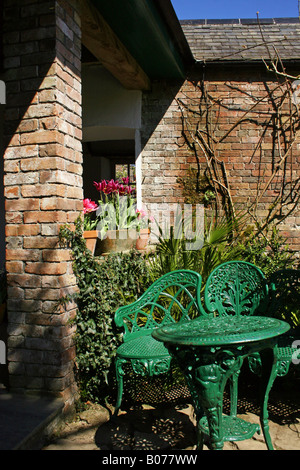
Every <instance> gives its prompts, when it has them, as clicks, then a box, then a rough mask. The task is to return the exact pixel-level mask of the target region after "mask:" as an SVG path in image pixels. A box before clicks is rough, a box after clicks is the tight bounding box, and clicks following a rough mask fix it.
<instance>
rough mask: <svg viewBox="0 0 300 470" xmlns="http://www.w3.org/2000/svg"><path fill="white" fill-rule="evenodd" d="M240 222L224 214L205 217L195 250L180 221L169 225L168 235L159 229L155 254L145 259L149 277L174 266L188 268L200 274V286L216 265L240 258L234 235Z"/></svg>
mask: <svg viewBox="0 0 300 470" xmlns="http://www.w3.org/2000/svg"><path fill="white" fill-rule="evenodd" d="M242 223H243V220H242V218H240V219H235V220H234V221H229V220H228V219H227V218H225V217H224V218H222V219H217V220H216V219H215V218H213V217H212V218H209V217H207V216H205V218H204V226H203V229H202V232H203V233H199V234H197V237H198V240H200V245H199V248H198V249H190V247H191V246H192V245H189V243H190V242H189V241H187V240H186V239H185V238H184V235H183V231H182V226H181V224H180V223H178V224H177V223H175V228H173V227H171V228H170V233H169V236H168V238H166V237H164V236H163V232H162V230H160V234H159V237H158V244H157V246H156V250H155V253H153V254H151V255H150V259H149V268H150V276H151V279H152V280H153V281H154V280H155V279H157V278H158V277H160V276H162V275H163V274H166V273H167V272H169V271H173V270H176V269H192V270H193V271H196V272H198V273H200V274H201V276H202V282H203V285H202V288H204V285H205V282H206V279H207V277H208V275H209V274H210V272H211V271H212V270H213V269H214V268H215V267H216V266H218V265H219V264H221V263H223V262H225V261H231V260H235V259H240V256H241V252H242V247H241V246H239V244H238V242H237V240H238V238H237V234H238V233H239V230H238V229H239V227H240V226H242Z"/></svg>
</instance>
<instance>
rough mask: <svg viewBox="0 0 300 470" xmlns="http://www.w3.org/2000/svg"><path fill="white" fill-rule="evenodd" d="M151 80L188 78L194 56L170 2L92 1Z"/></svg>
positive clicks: (134, 0)
mask: <svg viewBox="0 0 300 470" xmlns="http://www.w3.org/2000/svg"><path fill="white" fill-rule="evenodd" d="M92 3H93V4H94V6H95V7H96V8H97V10H98V11H99V13H100V14H101V15H102V17H103V18H104V19H105V21H106V22H107V24H109V26H110V27H111V29H112V30H113V31H114V33H115V35H116V36H117V37H118V38H119V40H120V41H121V43H122V44H123V45H124V46H125V47H126V49H127V50H128V51H129V53H130V54H131V56H132V57H133V58H134V59H135V60H136V62H137V63H138V64H139V66H140V67H141V69H142V70H143V71H144V72H145V73H146V75H147V76H148V77H149V78H150V79H151V80H153V79H163V78H166V79H184V78H185V77H186V74H187V71H188V70H189V68H190V67H191V66H192V65H193V63H194V58H193V54H192V52H191V50H190V47H189V45H188V43H187V40H186V38H185V36H184V33H183V31H182V29H181V25H180V22H179V20H178V18H177V16H176V13H175V11H174V9H173V6H172V3H171V1H170V0H92Z"/></svg>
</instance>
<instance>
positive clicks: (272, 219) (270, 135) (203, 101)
mask: <svg viewBox="0 0 300 470" xmlns="http://www.w3.org/2000/svg"><path fill="white" fill-rule="evenodd" d="M258 23H259V20H258ZM259 27H260V25H259ZM261 36H262V41H263V43H264V45H265V47H266V53H267V58H266V59H262V60H263V62H264V64H265V66H266V70H267V71H268V72H270V73H271V74H272V80H270V81H268V82H267V81H265V82H264V91H263V92H262V90H257V94H256V95H255V93H254V87H252V88H251V86H250V87H248V88H247V87H245V86H243V85H241V86H238V85H237V82H236V83H234V84H233V83H231V82H224V83H222V87H221V88H222V89H223V90H224V87H226V88H227V90H228V93H223V94H222V93H218V94H217V93H214V90H212V89H211V87H210V82H207V81H206V80H204V79H202V80H199V81H196V82H193V83H192V82H190V84H191V85H192V86H193V87H194V91H193V92H192V93H191V94H190V95H189V93H188V92H187V93H185V95H184V96H182V97H177V99H176V100H177V105H178V108H179V110H180V113H181V122H182V136H183V137H184V143H185V145H187V146H188V148H189V150H190V151H191V152H192V153H193V154H194V156H195V162H196V167H195V168H194V173H193V176H194V180H193V178H191V173H190V174H188V175H187V178H181V179H179V180H178V181H179V182H180V183H181V185H182V187H183V190H185V188H186V187H188V184H187V182H188V181H190V182H191V181H193V183H194V184H193V185H190V186H189V187H190V194H189V197H190V198H191V193H192V192H193V191H194V194H195V195H198V201H200V202H203V203H204V204H209V205H210V206H213V208H214V210H215V212H216V213H217V214H218V213H221V212H223V211H225V213H226V215H227V217H228V218H232V217H234V216H235V215H236V214H235V212H236V209H235V203H234V190H233V188H232V183H231V178H230V172H229V171H228V168H227V165H226V161H225V160H226V159H224V158H222V153H223V149H224V144H226V142H228V141H229V142H230V139H231V138H232V136H235V135H236V133H237V132H240V130H241V129H243V128H244V129H245V128H248V129H251V130H254V131H255V132H256V135H257V133H258V135H259V137H258V139H257V138H256V144H255V148H254V150H253V154H252V156H251V158H250V160H249V163H251V162H252V160H253V159H254V157H255V158H256V157H257V156H258V157H259V163H258V168H259V170H258V173H257V180H256V183H257V184H256V189H255V194H254V195H253V193H252V195H251V197H249V199H248V201H247V202H246V205H245V207H244V208H245V210H246V212H247V214H248V216H249V217H250V218H251V219H252V221H254V222H255V223H256V226H257V227H259V230H260V232H263V231H264V230H265V229H267V228H268V227H269V226H270V225H277V224H279V223H280V222H282V221H283V220H284V219H286V218H287V217H288V216H289V215H291V214H292V213H293V212H294V210H295V209H296V208H297V207H299V200H300V178H299V176H298V174H299V160H298V163H297V161H296V158H297V153H296V152H295V151H294V150H295V149H296V147H297V143H299V137H300V121H299V102H298V99H297V87H298V88H299V76H294V75H291V74H289V73H287V71H286V68H285V66H284V64H283V62H282V60H281V58H280V56H279V54H278V52H277V50H276V48H275V46H274V45H270V44H268V43H267V41H266V40H265V38H264V35H263V32H262V30H261ZM229 91H230V92H231V94H229ZM195 92H196V93H195ZM195 96H197V98H195ZM229 96H230V98H229ZM224 114H226V115H227V116H229V115H230V116H231V119H232V121H231V123H230V124H227V127H225V126H224V125H223V126H222V117H223V116H224ZM233 117H235V119H233ZM242 152H243V151H242V150H241V154H242ZM266 156H267V158H264V157H266ZM269 157H270V158H269ZM203 159H204V161H205V164H203ZM297 165H298V167H297ZM195 200H197V198H196V199H195V196H194V201H195ZM265 201H267V202H268V207H267V211H265V212H266V214H265V215H264V217H263V219H262V217H261V216H260V213H259V212H260V211H259V208H260V207H261V204H262V203H263V202H264V203H265ZM187 202H188V201H187Z"/></svg>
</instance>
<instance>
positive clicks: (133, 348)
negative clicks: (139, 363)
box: [117, 334, 170, 359]
mask: <svg viewBox="0 0 300 470" xmlns="http://www.w3.org/2000/svg"><path fill="white" fill-rule="evenodd" d="M117 356H118V357H122V358H124V359H125V358H128V359H148V358H150V359H156V358H163V357H170V355H169V352H168V350H167V348H165V346H164V344H163V343H161V342H160V341H157V340H156V339H154V338H152V336H151V334H149V335H146V336H139V337H137V338H134V339H130V340H128V341H126V342H125V343H122V344H121V346H119V348H118V349H117Z"/></svg>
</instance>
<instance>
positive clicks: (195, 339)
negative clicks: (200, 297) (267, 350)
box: [153, 316, 289, 346]
mask: <svg viewBox="0 0 300 470" xmlns="http://www.w3.org/2000/svg"><path fill="white" fill-rule="evenodd" d="M287 329H289V327H288V325H287V324H286V323H283V322H282V321H280V320H278V319H275V318H269V317H258V316H257V317H243V316H237V317H230V318H228V317H220V318H196V319H195V320H192V321H191V322H189V323H183V324H181V325H180V328H177V325H166V326H162V327H161V328H159V329H158V330H157V331H154V332H153V337H154V338H156V339H159V340H160V341H164V342H165V343H166V344H167V343H175V344H185V345H190V346H219V345H224V342H225V341H226V344H227V345H228V344H241V345H243V346H244V345H245V344H247V343H250V342H253V341H259V340H262V339H268V338H274V337H276V336H278V335H281V334H283V333H284V332H285V331H287Z"/></svg>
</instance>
